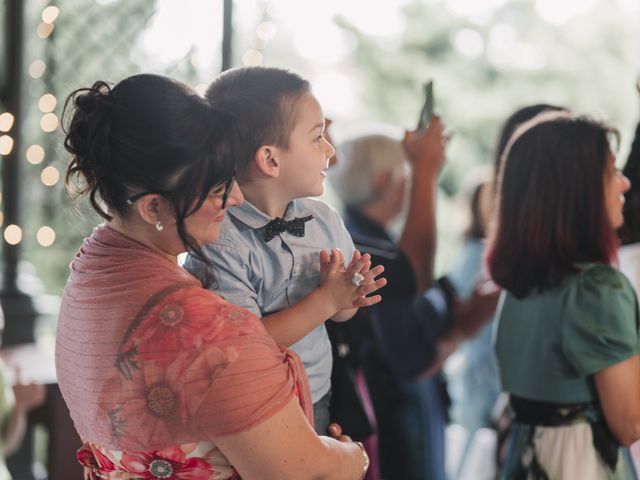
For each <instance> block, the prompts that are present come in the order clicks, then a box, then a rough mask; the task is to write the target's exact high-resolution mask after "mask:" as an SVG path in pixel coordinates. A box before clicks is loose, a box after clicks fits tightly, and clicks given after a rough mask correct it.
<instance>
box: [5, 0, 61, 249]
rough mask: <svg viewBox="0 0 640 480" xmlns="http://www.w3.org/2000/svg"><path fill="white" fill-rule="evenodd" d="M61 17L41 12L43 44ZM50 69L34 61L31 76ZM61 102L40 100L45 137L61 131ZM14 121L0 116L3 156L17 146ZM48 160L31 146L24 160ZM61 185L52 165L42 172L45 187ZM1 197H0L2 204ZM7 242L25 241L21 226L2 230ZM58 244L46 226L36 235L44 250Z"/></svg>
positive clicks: (52, 9) (8, 115) (49, 98)
mask: <svg viewBox="0 0 640 480" xmlns="http://www.w3.org/2000/svg"><path fill="white" fill-rule="evenodd" d="M59 15H60V10H59V9H58V7H55V6H52V5H50V6H47V7H45V8H44V9H43V10H42V21H41V22H40V23H39V25H38V27H37V28H36V34H37V35H38V37H39V38H41V39H42V40H46V39H47V38H48V37H49V36H50V35H51V34H52V33H53V30H54V28H55V21H56V19H57V18H58V16H59ZM46 70H47V65H46V63H45V62H44V61H42V60H39V59H37V60H34V61H32V62H31V63H30V64H29V68H28V73H29V76H30V77H31V78H32V79H40V78H41V77H42V76H43V75H44V74H45V72H46ZM57 105H58V100H57V98H56V97H55V95H53V94H52V93H45V94H44V95H42V96H41V97H40V99H39V100H38V109H39V111H40V113H41V118H40V128H41V129H42V131H43V132H44V133H45V134H52V133H53V132H55V131H56V130H57V128H58V124H59V120H58V116H57V115H56V114H55V109H56V106H57ZM14 123H15V118H14V116H13V115H12V114H11V112H2V113H0V156H6V155H9V154H10V153H11V151H12V150H13V146H14V139H13V137H12V136H11V130H12V128H13V126H14ZM45 156H46V152H45V149H44V148H43V147H42V146H41V145H38V144H32V145H29V146H28V147H27V149H26V152H25V158H26V160H27V162H28V163H30V164H31V165H40V164H42V163H43V162H44V160H45ZM59 181H60V171H59V170H58V169H57V168H56V167H55V166H53V165H48V166H46V167H44V168H43V169H42V170H41V172H40V182H41V183H42V184H43V185H44V186H45V187H48V188H50V187H54V186H55V185H56V184H58V182H59ZM1 202H2V194H1V193H0V204H1ZM0 226H4V216H3V214H2V212H1V211H0ZM3 237H4V241H5V242H6V243H8V244H9V245H18V244H19V243H20V242H22V240H23V229H22V227H20V226H19V225H14V224H10V225H6V226H4V230H3ZM55 240H56V232H55V230H54V229H53V228H52V227H50V226H48V225H43V226H41V227H40V228H38V230H37V232H36V241H37V242H38V244H39V245H41V246H42V247H50V246H51V245H53V244H54V242H55Z"/></svg>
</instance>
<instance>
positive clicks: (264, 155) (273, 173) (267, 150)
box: [254, 145, 280, 178]
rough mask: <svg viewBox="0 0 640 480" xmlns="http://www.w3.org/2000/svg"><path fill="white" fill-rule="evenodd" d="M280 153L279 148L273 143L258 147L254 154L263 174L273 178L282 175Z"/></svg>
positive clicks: (256, 163) (257, 165)
mask: <svg viewBox="0 0 640 480" xmlns="http://www.w3.org/2000/svg"><path fill="white" fill-rule="evenodd" d="M278 153H279V150H278V148H277V147H275V146H273V145H263V146H261V147H260V148H258V150H257V151H256V154H255V156H254V162H255V165H256V167H257V168H258V170H259V171H260V172H261V173H262V174H264V175H266V176H268V177H272V178H277V177H278V176H279V175H280V162H279V161H278V158H277V157H278Z"/></svg>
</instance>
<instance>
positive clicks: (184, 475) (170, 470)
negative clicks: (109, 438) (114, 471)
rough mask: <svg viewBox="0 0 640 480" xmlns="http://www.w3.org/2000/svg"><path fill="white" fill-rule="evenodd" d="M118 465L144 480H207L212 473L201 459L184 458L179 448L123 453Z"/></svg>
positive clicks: (211, 469) (209, 466)
mask: <svg viewBox="0 0 640 480" xmlns="http://www.w3.org/2000/svg"><path fill="white" fill-rule="evenodd" d="M120 463H121V465H122V468H123V469H124V470H125V471H127V472H131V473H135V474H137V475H140V478H142V479H145V480H147V479H150V480H156V479H162V480H205V479H206V480H208V479H210V478H211V476H212V474H213V472H214V470H213V468H212V467H211V465H209V464H208V463H207V462H205V461H204V460H203V459H202V458H186V455H185V453H184V452H183V451H182V449H181V448H180V447H171V448H165V449H162V450H158V451H156V452H138V453H124V454H123V455H122V460H121V462H120Z"/></svg>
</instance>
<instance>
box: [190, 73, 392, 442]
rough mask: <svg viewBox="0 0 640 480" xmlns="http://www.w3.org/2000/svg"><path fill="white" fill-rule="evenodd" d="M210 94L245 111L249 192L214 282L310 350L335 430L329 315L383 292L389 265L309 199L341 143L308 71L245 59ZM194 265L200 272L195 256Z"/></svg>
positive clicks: (278, 336) (289, 341) (220, 250)
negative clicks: (375, 259)
mask: <svg viewBox="0 0 640 480" xmlns="http://www.w3.org/2000/svg"><path fill="white" fill-rule="evenodd" d="M206 96H207V99H208V100H209V102H210V103H211V105H212V106H213V107H214V108H216V109H218V110H222V111H225V112H228V113H230V114H231V115H232V116H233V117H234V118H235V120H236V121H235V127H234V128H236V129H237V131H236V132H234V133H236V134H239V138H241V140H242V141H241V142H238V144H237V145H236V146H235V150H236V152H235V154H236V158H237V161H238V171H237V181H238V184H239V185H240V188H241V190H242V193H243V194H244V196H245V199H246V200H245V202H244V204H242V205H240V206H236V207H232V208H230V209H229V211H228V213H229V215H227V216H226V218H225V220H224V222H225V223H224V225H223V226H222V228H221V229H220V231H221V232H222V233H221V236H220V239H219V241H218V242H217V243H216V244H213V245H209V246H207V247H205V249H204V253H205V254H206V255H208V256H209V258H211V259H212V260H213V263H214V269H213V270H214V275H215V279H214V283H213V285H212V288H213V289H214V290H215V291H216V292H217V293H219V294H220V295H222V296H224V297H225V298H226V299H227V300H228V301H230V302H232V303H234V304H236V305H240V306H243V307H245V308H247V309H249V310H251V311H252V312H254V313H255V314H257V315H259V316H261V317H262V319H263V321H264V323H265V327H266V328H267V331H268V332H269V333H270V334H271V336H272V337H273V338H274V339H275V340H276V342H278V343H279V344H281V345H285V346H291V348H292V350H294V351H295V352H296V353H297V354H298V355H299V356H300V357H301V359H302V361H303V362H304V365H305V369H306V372H307V376H308V378H309V384H310V387H311V397H312V400H313V403H314V419H315V421H314V423H315V429H316V432H318V434H320V435H326V434H327V426H328V424H329V409H328V406H329V397H330V388H331V384H330V378H331V367H332V357H331V345H330V343H329V338H328V336H327V332H326V329H325V326H324V322H325V321H326V320H327V319H329V318H331V319H333V320H334V321H346V320H348V319H350V318H351V317H352V316H353V315H354V314H355V312H356V310H357V307H363V306H369V305H373V304H374V303H377V302H378V301H380V296H379V295H375V296H372V297H366V295H368V294H370V293H372V292H373V291H375V290H377V289H378V288H380V287H382V286H383V285H384V284H385V280H384V279H378V280H375V281H374V278H375V277H376V276H377V275H379V274H380V273H381V272H382V268H380V267H376V268H374V269H371V270H369V266H370V260H369V256H368V255H365V256H362V257H360V254H359V253H358V252H356V251H355V248H354V246H353V242H352V241H351V237H350V236H349V233H348V232H347V231H346V229H345V227H344V224H343V223H342V220H341V219H340V217H339V216H338V214H337V213H336V212H335V210H333V209H332V208H330V207H329V206H328V205H326V204H325V203H323V202H321V201H319V200H312V199H310V198H307V197H312V196H318V195H320V194H322V192H323V190H324V186H323V182H324V179H325V176H326V169H327V167H328V164H329V159H330V158H331V157H332V156H333V155H334V153H335V150H334V149H333V147H332V146H331V144H330V143H329V142H328V141H327V140H326V138H325V136H324V128H325V122H324V115H323V112H322V108H321V107H320V104H319V103H318V101H317V100H316V98H315V97H314V96H313V94H312V93H311V90H310V86H309V83H308V82H307V81H306V80H304V79H303V78H301V77H299V76H298V75H296V74H293V73H291V72H288V71H285V70H280V69H275V68H262V67H247V68H238V69H234V70H230V71H227V72H225V73H223V74H222V75H221V76H220V77H218V79H216V80H215V81H214V82H213V83H212V84H211V85H210V86H209V89H208V90H207V94H206ZM329 249H332V255H331V257H329V254H328V253H327V252H326V250H329ZM320 252H322V254H321V255H320V260H321V262H322V264H323V265H322V268H321V262H319V261H318V260H319V254H320ZM330 258H331V260H330ZM344 258H352V261H351V263H350V264H349V266H348V267H346V270H345V269H344V268H340V269H338V270H339V271H336V269H335V268H334V269H333V273H330V274H328V273H327V265H329V262H330V261H331V264H333V265H335V264H336V263H339V265H341V266H342V265H343V263H344ZM185 267H186V268H187V269H188V270H190V271H192V272H193V273H194V274H196V275H198V273H199V266H198V264H197V260H196V258H195V257H193V256H191V255H190V256H189V258H188V259H187V262H186V264H185ZM360 283H362V286H359V285H360ZM319 285H320V288H318V286H319ZM347 433H348V432H347Z"/></svg>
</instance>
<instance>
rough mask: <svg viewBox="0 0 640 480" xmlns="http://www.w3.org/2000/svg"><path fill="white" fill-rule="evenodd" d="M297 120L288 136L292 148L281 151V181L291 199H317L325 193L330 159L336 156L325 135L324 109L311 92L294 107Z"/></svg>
mask: <svg viewBox="0 0 640 480" xmlns="http://www.w3.org/2000/svg"><path fill="white" fill-rule="evenodd" d="M294 108H295V113H296V115H297V120H296V123H295V126H294V127H293V131H292V132H291V135H290V136H289V148H288V149H286V150H280V151H279V152H278V157H279V160H280V165H281V166H280V180H281V182H282V185H281V188H283V189H284V190H285V191H286V193H287V194H289V195H290V197H291V199H295V198H302V197H317V196H318V195H322V192H323V191H324V179H325V177H326V175H327V168H328V167H329V159H330V158H331V157H332V156H333V154H334V153H335V150H334V148H333V146H332V145H331V144H330V143H329V142H328V141H327V139H326V138H325V136H324V114H323V112H322V107H320V104H319V103H318V100H316V97H314V96H313V94H311V93H305V94H304V95H303V96H302V97H300V98H299V99H298V101H297V102H296V103H295V105H294Z"/></svg>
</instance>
